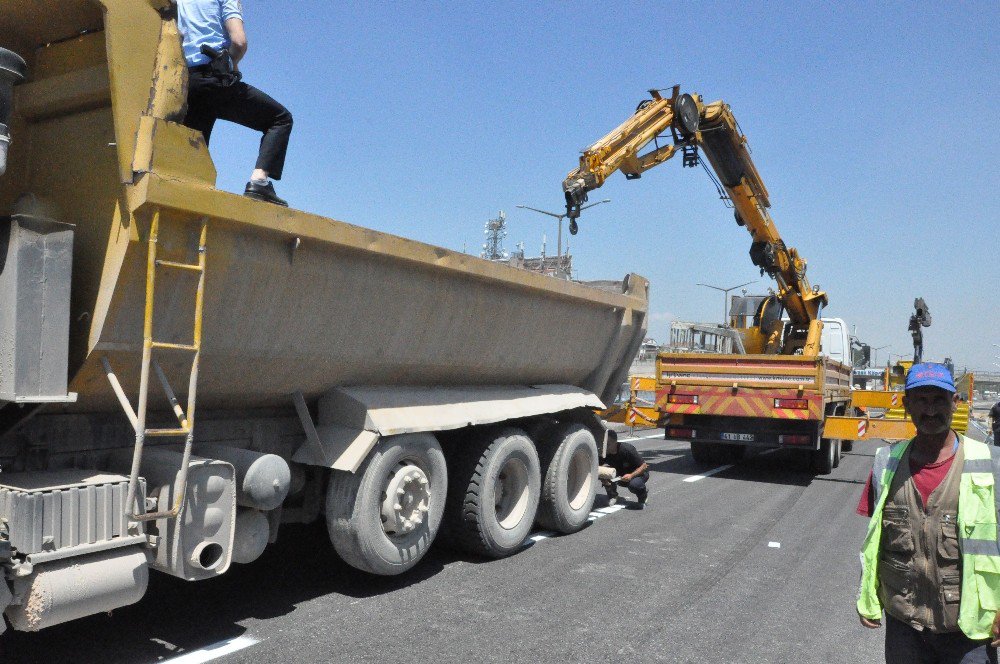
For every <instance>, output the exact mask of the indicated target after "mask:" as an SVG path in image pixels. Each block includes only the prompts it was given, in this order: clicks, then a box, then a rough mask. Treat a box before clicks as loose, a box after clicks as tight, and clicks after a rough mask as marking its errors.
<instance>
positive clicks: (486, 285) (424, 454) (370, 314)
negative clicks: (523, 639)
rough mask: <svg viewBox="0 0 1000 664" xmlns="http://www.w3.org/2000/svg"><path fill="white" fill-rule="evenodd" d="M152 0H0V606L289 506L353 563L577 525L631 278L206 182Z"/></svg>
mask: <svg viewBox="0 0 1000 664" xmlns="http://www.w3.org/2000/svg"><path fill="white" fill-rule="evenodd" d="M174 9H175V8H174V7H173V6H172V3H171V2H169V1H168V0H100V1H97V0H5V2H4V3H3V9H2V10H0V11H2V20H0V46H2V47H3V48H0V173H2V172H3V171H4V170H5V171H6V173H5V174H4V175H3V176H2V179H0V261H2V262H0V470H2V472H0V612H2V613H3V615H4V619H0V631H2V630H3V628H4V625H5V624H7V623H9V624H10V625H11V626H12V627H13V628H14V629H16V630H23V631H36V630H41V629H44V628H47V627H49V626H52V625H56V624H59V623H63V622H66V621H69V620H73V619H77V618H81V617H83V616H88V615H94V614H98V613H104V612H110V611H112V610H113V609H115V608H118V607H121V606H125V605H127V604H130V603H134V602H136V601H139V600H140V598H142V596H143V595H144V593H145V592H146V589H147V585H148V578H149V572H150V571H151V570H152V571H154V572H158V573H162V574H167V575H171V576H174V577H178V578H181V579H186V580H188V581H191V582H198V581H202V580H206V579H211V578H214V577H217V576H219V575H221V574H224V573H225V572H226V571H227V570H228V569H229V568H230V566H231V564H249V563H252V562H253V561H254V560H256V559H257V558H258V557H259V556H260V555H261V553H262V552H263V551H264V549H265V548H266V547H267V546H268V544H269V543H272V542H274V541H275V538H276V537H277V536H278V533H279V532H280V531H281V528H282V526H283V525H284V524H288V523H303V522H312V521H317V520H325V522H326V526H327V530H328V532H329V537H330V540H331V544H332V547H331V552H330V555H331V556H333V555H335V554H334V550H335V551H336V554H337V555H339V556H340V557H341V558H343V559H344V560H345V561H346V562H347V563H348V564H350V565H351V566H353V567H355V568H357V569H359V570H362V571H364V572H367V573H370V574H376V575H389V574H400V573H403V572H406V571H407V570H409V569H411V568H412V567H413V566H414V565H416V564H417V563H418V562H419V561H420V560H421V558H422V557H423V556H424V555H425V554H426V552H427V550H428V548H429V547H430V546H431V545H432V543H433V542H434V541H435V540H436V539H437V538H438V536H439V535H440V536H441V537H442V538H443V539H445V540H447V541H448V543H450V544H451V545H453V546H457V547H459V548H462V549H464V550H468V551H471V552H474V553H475V554H478V555H482V556H486V557H500V556H504V555H508V554H511V553H513V552H516V551H518V550H520V548H521V545H522V542H523V540H524V539H525V537H526V535H527V534H528V532H529V531H530V529H531V528H532V527H533V524H534V523H535V522H536V521H537V522H538V523H539V524H542V525H544V526H545V527H546V528H549V529H552V530H556V531H559V532H564V533H569V532H573V531H575V530H577V529H579V528H581V527H583V526H584V525H585V524H586V521H587V517H588V515H589V512H590V510H591V507H592V504H593V500H594V494H595V485H596V479H597V459H598V450H597V443H598V441H600V440H602V436H603V435H604V429H603V428H602V425H601V423H600V421H599V420H597V419H596V417H595V415H594V413H593V409H595V408H600V407H602V405H603V400H605V399H607V400H610V397H611V396H612V395H613V394H614V393H615V391H616V390H617V388H618V386H619V385H620V384H621V382H622V381H623V380H624V379H625V377H626V374H627V371H628V364H629V361H630V360H631V358H632V357H633V356H634V355H635V353H636V351H637V349H638V347H639V345H640V344H641V343H642V340H643V338H644V337H645V333H646V314H647V309H648V304H647V302H648V292H647V290H648V283H647V281H646V280H645V279H644V278H642V277H640V276H638V275H635V274H630V275H628V276H626V277H625V278H624V280H621V281H618V282H614V287H608V288H599V287H597V286H594V285H587V284H582V283H576V282H571V281H566V280H559V279H552V278H549V277H545V276H542V275H538V274H533V273H530V272H527V271H523V270H518V269H515V268H512V267H509V266H504V265H500V264H497V263H495V262H490V261H486V260H482V259H479V258H475V257H471V256H468V255H465V254H462V253H458V252H455V251H450V250H448V249H443V248H440V247H434V246H429V245H427V244H423V243H421V242H416V241H413V240H408V239H405V238H401V237H397V236H394V235H389V234H386V233H381V232H376V231H373V230H368V229H365V228H360V227H357V226H353V225H350V224H347V223H344V222H342V221H337V220H334V219H329V218H323V217H320V216H317V215H313V214H309V213H307V212H303V211H299V210H292V209H286V208H279V207H277V206H273V205H268V204H266V203H262V202H259V201H254V200H251V199H248V198H245V197H242V196H238V195H234V194H230V193H227V192H224V191H220V190H219V189H217V188H216V187H215V182H216V170H215V165H214V163H213V161H212V158H211V156H210V154H209V152H208V150H207V146H206V143H205V140H204V138H203V136H202V135H201V134H200V133H198V132H196V131H193V130H191V129H188V128H186V127H184V126H183V125H182V124H181V123H180V121H181V120H182V119H183V117H184V113H185V104H186V90H187V75H188V74H187V72H188V70H187V67H186V65H185V62H184V57H183V54H182V52H181V42H180V38H179V35H178V29H177V22H176V18H175V16H174Z"/></svg>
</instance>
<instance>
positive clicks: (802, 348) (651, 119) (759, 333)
mask: <svg viewBox="0 0 1000 664" xmlns="http://www.w3.org/2000/svg"><path fill="white" fill-rule="evenodd" d="M649 94H650V98H649V99H643V100H642V101H641V102H640V103H639V105H638V106H637V108H636V110H635V112H634V113H633V114H632V116H631V117H629V118H628V119H626V120H625V121H624V122H622V123H621V124H620V125H618V126H617V127H616V128H614V129H613V130H611V131H610V132H608V133H607V134H606V135H605V136H604V137H602V138H601V139H599V140H598V141H597V142H595V143H593V144H592V145H590V146H589V147H587V149H585V150H584V151H583V154H582V155H581V156H580V160H579V166H577V168H575V169H573V170H572V171H570V173H569V174H568V175H567V176H566V177H565V179H564V180H563V183H562V190H563V195H564V197H565V199H566V216H567V217H568V218H569V219H570V226H569V230H570V233H573V234H576V233H577V232H578V231H579V223H578V219H579V217H580V213H581V212H582V211H583V210H584V209H585V208H586V207H587V206H585V205H584V203H586V202H587V198H588V195H589V193H590V192H592V191H594V190H596V189H598V188H600V187H602V186H603V185H604V183H605V182H606V181H607V179H608V178H609V177H610V176H611V175H613V174H614V173H616V172H619V171H620V172H621V173H622V174H624V175H625V177H626V179H628V180H636V179H639V178H640V177H642V174H643V173H645V172H646V171H647V170H649V169H651V168H654V167H656V166H658V165H660V164H663V163H665V162H667V161H669V160H671V159H672V158H673V157H674V156H676V155H678V154H680V155H682V164H683V166H685V167H697V166H704V167H705V171H706V172H708V173H709V175H710V177H712V179H713V182H714V183H715V186H716V189H717V191H718V192H719V197H720V198H721V199H723V200H724V201H726V203H727V204H728V205H729V206H730V207H731V208H732V209H733V216H734V218H735V222H736V225H737V226H739V227H742V228H745V229H746V230H747V232H748V233H749V234H750V238H751V245H750V260H751V262H752V263H753V265H754V266H755V267H758V268H760V273H761V275H764V274H765V273H766V274H767V275H768V276H769V277H770V278H772V279H773V280H774V288H773V290H772V294H771V295H769V296H766V297H762V298H760V299H759V302H758V305H757V306H756V308H755V309H754V310H752V311H750V312H744V315H742V319H743V320H742V321H740V322H737V321H735V320H731V321H730V326H731V327H732V329H733V330H734V331H735V332H736V333H737V336H736V341H737V342H738V343H737V345H738V347H739V349H740V352H738V353H735V352H734V353H720V354H713V355H708V354H690V355H685V354H674V353H660V354H659V355H658V357H657V362H656V367H657V368H656V377H655V380H656V392H655V394H656V400H655V408H656V409H657V410H658V411H659V412H660V413H662V417H661V418H659V420H658V422H659V423H661V424H662V425H663V426H665V427H666V435H667V436H668V437H672V438H677V439H681V440H689V441H691V452H692V455H693V456H694V458H695V460H696V461H698V462H700V463H716V462H718V461H720V460H727V461H728V460H732V459H737V458H739V457H740V456H741V455H742V454H743V453H744V452H745V451H746V449H747V448H748V447H750V446H763V447H778V446H781V447H790V448H795V449H801V450H807V451H808V452H809V454H810V462H811V464H812V466H813V468H814V469H815V470H816V471H817V472H819V473H829V472H830V471H831V470H832V469H833V468H834V467H835V466H836V465H837V463H838V462H839V458H840V448H841V443H840V441H839V440H834V439H830V438H824V437H823V436H822V432H823V421H824V418H826V417H827V416H832V415H837V414H843V413H844V412H845V411H846V409H847V407H848V404H849V401H850V391H851V371H852V367H851V364H850V361H849V359H848V360H847V361H843V359H846V358H848V357H849V356H848V355H847V353H848V349H850V347H851V342H850V338H849V335H848V333H847V330H846V325H845V324H844V323H843V321H840V322H838V323H837V325H838V326H839V328H838V329H837V331H836V332H834V331H833V330H825V329H824V323H825V320H826V319H823V318H822V313H823V309H824V308H825V307H826V306H827V304H828V298H827V294H826V292H824V291H823V290H822V289H820V287H819V286H818V285H816V286H814V285H812V284H811V283H810V281H809V279H808V278H807V277H806V267H807V262H806V260H805V258H804V257H803V256H801V255H800V254H799V252H798V251H797V250H796V249H795V248H794V247H789V246H788V245H786V243H785V241H784V239H783V238H782V236H781V234H780V233H779V232H778V227H777V224H776V223H775V221H774V219H773V218H772V217H771V214H770V212H769V208H770V207H771V201H770V194H769V193H768V191H767V187H766V186H765V185H764V181H763V178H762V177H761V176H760V173H759V172H758V170H757V167H756V165H755V164H754V161H753V158H752V157H751V155H750V148H749V146H748V142H747V138H746V136H745V135H744V134H743V132H742V130H741V129H740V126H739V123H738V122H737V120H736V117H735V115H734V114H733V112H732V109H731V108H730V106H729V105H728V104H726V103H725V102H723V101H715V102H711V103H706V102H705V101H704V99H703V98H702V96H701V95H697V94H690V93H682V92H681V90H680V86H674V87H673V89H672V90H671V92H670V95H669V96H665V95H663V94H661V91H660V90H658V89H653V90H650V91H649ZM644 151H645V152H644ZM702 155H704V157H705V158H704V159H703V158H702ZM731 318H735V317H732V316H731ZM832 320H839V319H832ZM824 338H825V339H826V343H824ZM834 344H836V349H835V348H834ZM838 355H839V356H840V357H841V358H842V359H841V360H838V359H836V358H837V356H838ZM633 412H634V413H635V415H637V416H638V415H641V414H642V412H641V411H640V410H637V409H633ZM633 419H635V418H633Z"/></svg>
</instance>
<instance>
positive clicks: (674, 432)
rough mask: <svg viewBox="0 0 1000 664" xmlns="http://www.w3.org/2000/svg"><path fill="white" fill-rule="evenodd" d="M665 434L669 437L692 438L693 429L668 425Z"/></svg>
mask: <svg viewBox="0 0 1000 664" xmlns="http://www.w3.org/2000/svg"><path fill="white" fill-rule="evenodd" d="M667 436H669V437H670V438H694V429H681V428H678V427H670V428H669V429H667Z"/></svg>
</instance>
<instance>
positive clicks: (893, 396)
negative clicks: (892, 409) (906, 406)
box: [890, 394, 899, 406]
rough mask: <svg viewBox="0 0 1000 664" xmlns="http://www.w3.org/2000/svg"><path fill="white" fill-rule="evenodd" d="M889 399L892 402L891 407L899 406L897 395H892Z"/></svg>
mask: <svg viewBox="0 0 1000 664" xmlns="http://www.w3.org/2000/svg"><path fill="white" fill-rule="evenodd" d="M890 398H891V400H892V405H893V406H898V405H899V395H898V394H893V395H892V396H891V397H890Z"/></svg>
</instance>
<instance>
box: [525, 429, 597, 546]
mask: <svg viewBox="0 0 1000 664" xmlns="http://www.w3.org/2000/svg"><path fill="white" fill-rule="evenodd" d="M537 441H538V442H537V445H538V457H539V461H540V463H541V472H542V487H541V497H540V499H539V504H538V524H539V525H540V526H541V527H542V528H546V529H548V530H554V531H556V532H557V533H575V532H576V531H578V530H580V529H581V528H583V527H584V526H585V525H587V519H588V517H589V516H590V510H591V509H592V508H593V506H594V496H595V495H596V493H597V442H596V441H595V440H594V434H592V433H591V432H590V430H589V429H588V428H587V427H585V426H583V425H582V424H578V423H572V422H567V423H565V424H560V425H558V426H557V427H556V428H555V429H553V430H550V431H549V432H548V434H547V435H543V436H540V437H539V438H538V439H537Z"/></svg>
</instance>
